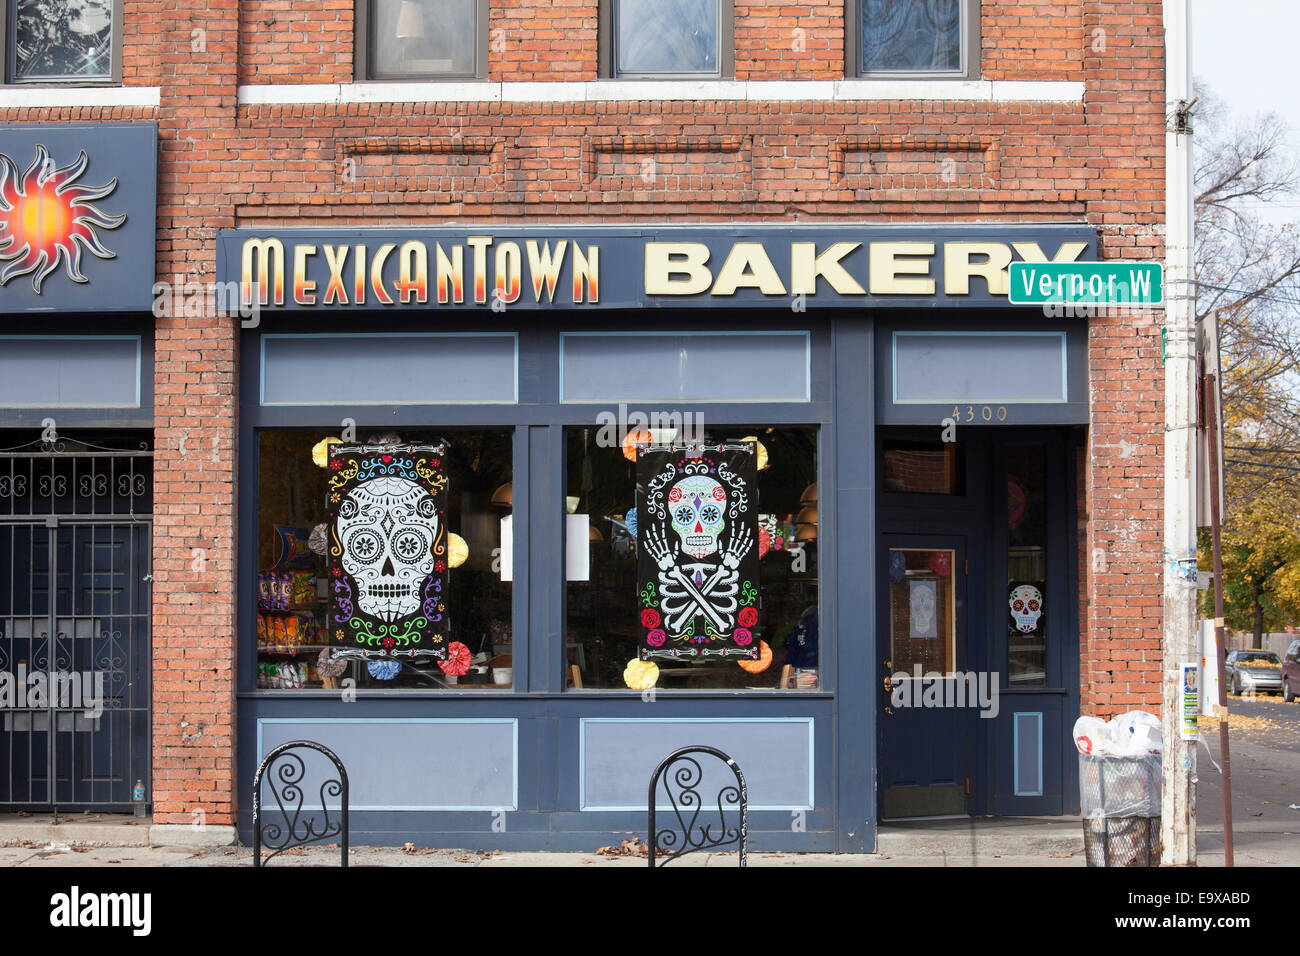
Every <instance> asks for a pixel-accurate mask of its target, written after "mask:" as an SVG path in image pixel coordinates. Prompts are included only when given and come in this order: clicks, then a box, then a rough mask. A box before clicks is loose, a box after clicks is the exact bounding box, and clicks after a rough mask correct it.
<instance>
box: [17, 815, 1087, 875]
mask: <svg viewBox="0 0 1300 956" xmlns="http://www.w3.org/2000/svg"><path fill="white" fill-rule="evenodd" d="M149 823H150V821H149V820H147V819H146V820H144V821H136V820H135V819H134V818H131V817H124V816H113V815H108V814H102V815H81V816H72V817H64V818H60V820H59V822H57V823H56V822H55V821H54V820H53V818H52V817H50V816H48V815H45V816H35V815H24V816H19V815H15V814H8V815H3V816H0V866H40V867H67V866H249V865H251V863H252V851H251V850H250V849H249V848H247V847H238V846H208V847H174V846H150V845H149V831H150V827H149ZM593 849H594V848H593ZM338 861H339V851H338V848H337V846H336V847H334V848H333V849H326V848H323V847H313V848H311V849H295V850H290V851H288V852H286V853H285V854H284V855H282V856H280V857H278V858H277V859H276V862H275V864H273V865H281V866H337V865H338ZM749 862H750V865H752V866H1082V865H1083V836H1082V830H1081V827H1080V823H1079V821H1078V819H1077V818H1071V817H1043V818H1018V819H976V820H970V819H963V820H942V821H927V822H918V823H910V824H899V825H893V826H889V827H884V828H882V829H881V831H880V835H879V845H878V852H876V853H872V854H831V853H789V852H786V853H776V852H772V853H767V852H751V853H750V855H749ZM349 863H350V865H352V866H401V867H410V866H486V867H533V866H548V867H549V866H645V865H646V861H645V858H644V857H631V856H601V855H597V854H596V853H594V852H591V853H554V852H519V851H500V850H495V851H490V852H488V851H472V850H457V849H446V848H437V849H434V848H429V847H420V846H415V845H410V846H408V847H407V848H405V849H403V848H400V847H366V846H363V847H354V848H353V849H352V850H351V851H350V853H349ZM675 865H681V866H735V865H736V854H735V853H734V852H732V853H695V854H690V855H689V856H686V857H683V859H682V860H681V861H680V863H679V864H675Z"/></svg>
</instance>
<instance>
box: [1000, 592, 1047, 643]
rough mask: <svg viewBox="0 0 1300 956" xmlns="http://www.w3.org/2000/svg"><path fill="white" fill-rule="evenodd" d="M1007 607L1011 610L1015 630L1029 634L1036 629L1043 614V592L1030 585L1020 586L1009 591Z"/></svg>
mask: <svg viewBox="0 0 1300 956" xmlns="http://www.w3.org/2000/svg"><path fill="white" fill-rule="evenodd" d="M1007 605H1008V606H1009V607H1010V608H1011V617H1012V618H1013V619H1014V620H1015V622H1016V628H1017V629H1018V630H1019V631H1020V632H1021V633H1023V634H1029V633H1031V632H1033V630H1034V629H1035V628H1037V627H1038V619H1039V617H1041V616H1042V614H1043V592H1042V591H1040V590H1038V588H1036V587H1034V586H1033V585H1032V584H1022V585H1020V586H1019V587H1015V588H1012V589H1011V597H1010V598H1008V600H1007Z"/></svg>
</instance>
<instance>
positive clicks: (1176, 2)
mask: <svg viewBox="0 0 1300 956" xmlns="http://www.w3.org/2000/svg"><path fill="white" fill-rule="evenodd" d="M1190 7H1191V4H1190V0H1164V20H1165V219H1166V223H1167V230H1166V236H1165V277H1166V281H1165V287H1166V295H1165V472H1164V519H1165V520H1164V575H1163V576H1164V642H1163V655H1162V665H1161V666H1162V670H1161V705H1160V720H1161V723H1162V725H1163V728H1164V758H1163V766H1162V771H1163V777H1164V779H1163V790H1162V795H1161V796H1162V801H1161V819H1160V838H1161V844H1162V846H1163V851H1162V857H1161V863H1163V864H1164V865H1165V866H1180V865H1181V866H1186V865H1190V864H1193V863H1195V862H1196V742H1195V741H1194V740H1183V739H1182V733H1181V730H1182V717H1183V712H1182V711H1183V705H1182V665H1183V664H1184V663H1186V662H1190V661H1194V660H1196V659H1197V645H1196V500H1197V499H1196V487H1195V485H1196V376H1197V362H1196V337H1195V319H1194V316H1195V298H1196V296H1195V286H1194V284H1193V280H1194V278H1195V277H1194V274H1193V266H1192V262H1193V259H1192V250H1193V242H1194V234H1193V231H1194V230H1193V217H1192V168H1193V167H1192V129H1191V122H1190V108H1189V103H1190V101H1191V98H1192V91H1191V85H1192V70H1191V9H1190Z"/></svg>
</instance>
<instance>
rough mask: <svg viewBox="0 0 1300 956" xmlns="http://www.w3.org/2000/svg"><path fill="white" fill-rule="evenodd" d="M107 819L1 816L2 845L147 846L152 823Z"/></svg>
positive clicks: (110, 816) (123, 815) (7, 814)
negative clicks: (57, 820)
mask: <svg viewBox="0 0 1300 956" xmlns="http://www.w3.org/2000/svg"><path fill="white" fill-rule="evenodd" d="M106 816H108V819H107V820H105V819H92V820H84V819H80V818H79V817H60V818H59V822H58V823H55V822H54V820H53V818H52V817H51V816H50V815H48V814H42V815H40V816H19V815H18V814H10V813H6V814H3V815H2V816H0V845H6V844H9V845H24V844H30V843H41V844H46V843H63V844H66V845H67V846H148V845H149V821H148V820H143V821H141V822H140V823H138V824H137V823H135V822H134V819H133V818H132V817H130V816H128V815H126V814H122V815H120V816H118V815H106Z"/></svg>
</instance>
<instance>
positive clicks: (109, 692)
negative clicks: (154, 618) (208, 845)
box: [0, 440, 153, 812]
mask: <svg viewBox="0 0 1300 956" xmlns="http://www.w3.org/2000/svg"><path fill="white" fill-rule="evenodd" d="M152 457H153V455H152V452H150V451H149V450H147V446H146V445H145V444H144V443H136V444H135V445H134V447H129V448H127V447H123V448H106V447H103V446H98V445H91V444H88V443H85V442H73V441H70V440H55V441H47V442H41V443H38V444H36V445H35V446H26V447H23V448H19V449H10V450H7V451H3V452H0V809H3V810H15V809H48V810H53V811H56V812H57V811H60V810H64V811H67V810H95V811H121V810H128V809H130V808H131V806H132V789H133V786H134V784H135V782H136V781H137V780H139V781H141V782H143V783H144V785H145V788H146V789H145V792H146V794H147V793H150V792H151V788H150V780H149V770H150V637H149V635H150V585H149V581H150V571H149V568H150V530H151V515H152V497H153V474H152V472H153V468H152V465H153V461H152Z"/></svg>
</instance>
